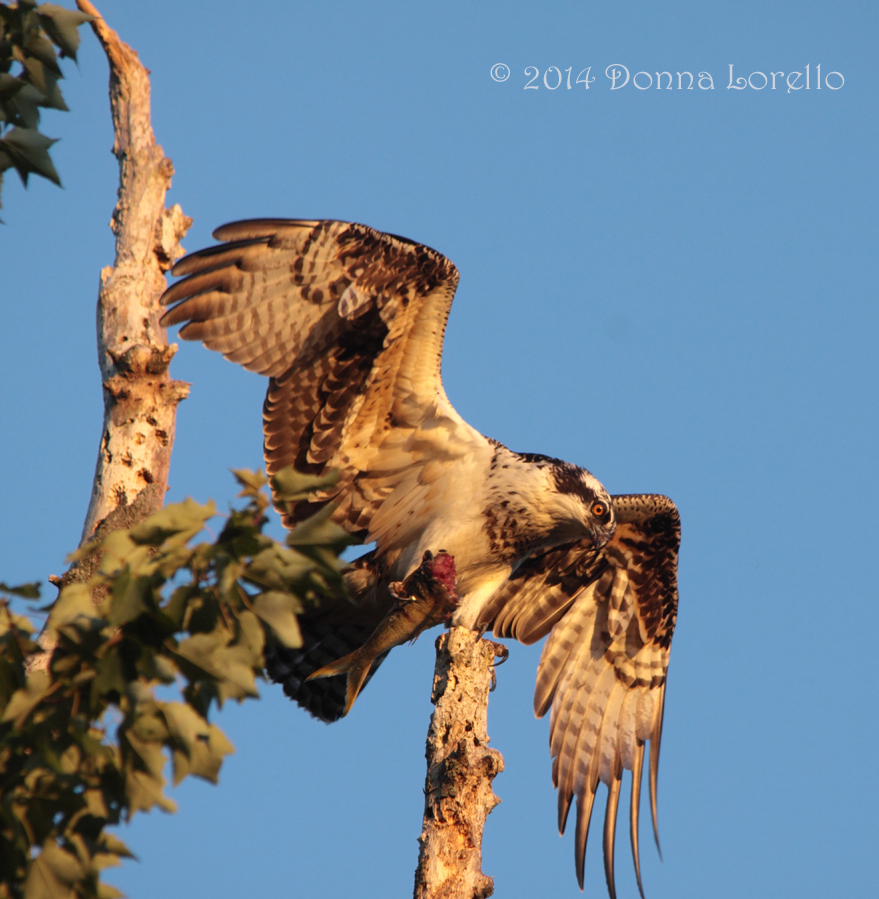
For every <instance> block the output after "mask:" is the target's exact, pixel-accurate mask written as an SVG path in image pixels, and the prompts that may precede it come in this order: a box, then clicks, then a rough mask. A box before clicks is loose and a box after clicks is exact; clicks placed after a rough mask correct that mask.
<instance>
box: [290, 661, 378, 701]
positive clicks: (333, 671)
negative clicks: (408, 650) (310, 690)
mask: <svg viewBox="0 0 879 899" xmlns="http://www.w3.org/2000/svg"><path fill="white" fill-rule="evenodd" d="M372 661H373V659H372V658H369V657H367V656H366V655H365V654H364V652H363V651H362V649H355V650H354V652H349V653H348V655H346V656H343V657H342V658H341V659H338V660H337V661H335V662H330V664H329V665H324V666H323V668H318V670H317V671H315V672H313V673H312V674H310V675H309V676H308V678H307V680H309V681H311V680H317V679H318V678H322V677H335V676H336V675H339V674H344V675H346V676H347V678H348V680H347V683H346V688H345V707H344V709H343V710H342V716H343V717H344V716H345V715H347V714H348V712H350V711H351V706H353V705H354V700H355V699H357V696H358V695H359V693H360V691H361V690H362V689H363V685H364V684H365V683H366V679H367V677H369V675H370V673H371V670H372ZM376 667H378V666H376Z"/></svg>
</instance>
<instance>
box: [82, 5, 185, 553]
mask: <svg viewBox="0 0 879 899" xmlns="http://www.w3.org/2000/svg"><path fill="white" fill-rule="evenodd" d="M77 6H79V8H80V9H81V10H82V11H83V12H85V13H89V14H90V15H92V16H94V17H95V19H94V21H93V22H92V28H93V29H94V32H95V34H96V35H97V36H98V40H99V41H100V42H101V45H102V46H103V48H104V51H105V52H106V54H107V59H108V61H109V63H110V109H111V113H112V116H113V130H114V133H115V136H116V139H115V143H114V146H113V152H114V154H115V155H116V158H117V159H118V160H119V194H118V202H117V203H116V208H115V210H114V212H113V219H112V222H111V228H112V230H113V233H114V234H115V235H116V262H115V265H114V266H113V267H109V266H108V267H107V268H105V269H104V270H103V271H102V272H101V286H100V291H99V295H98V316H97V318H98V320H97V325H98V360H99V364H100V368H101V379H102V381H103V385H104V426H103V431H102V435H101V444H100V450H99V453H98V461H97V465H96V468H95V478H94V483H93V486H92V495H91V501H90V503H89V508H88V513H87V515H86V519H85V525H84V526H83V532H82V541H83V542H84V541H86V540H88V539H90V538H91V537H92V535H93V534H94V533H95V531H96V529H97V527H98V525H99V524H100V523H101V522H102V521H104V520H106V519H107V518H108V517H109V516H110V515H111V514H112V513H114V512H115V511H117V510H118V509H120V507H131V506H136V507H137V509H138V513H137V517H138V519H139V520H142V519H143V518H146V517H147V516H149V515H151V514H152V513H153V512H156V511H157V510H158V509H160V508H161V507H162V503H163V501H164V496H165V491H166V490H167V484H168V468H169V465H170V461H171V448H172V445H173V442H174V427H175V419H176V413H177V404H178V403H179V402H180V400H181V399H183V398H184V397H185V396H186V394H187V392H188V385H186V384H184V383H182V382H180V381H173V380H171V378H170V376H169V374H168V365H169V363H170V361H171V357H172V356H173V355H174V353H175V352H176V349H177V348H176V346H174V345H172V346H169V345H168V338H167V334H166V332H165V329H164V328H163V327H162V326H161V325H160V324H159V319H160V318H161V315H162V312H163V311H164V310H163V309H162V307H161V306H160V305H159V302H158V301H159V297H160V296H161V295H162V293H163V291H164V290H165V287H166V284H165V278H164V273H165V272H166V271H168V269H169V268H170V267H171V265H172V264H173V263H174V260H175V259H177V258H179V257H180V256H181V255H182V254H183V250H182V248H181V246H180V239H181V238H182V237H183V235H184V234H185V233H186V230H187V229H188V228H189V226H190V225H191V224H192V220H191V219H189V218H187V217H186V216H185V215H184V214H183V212H182V210H181V209H180V207H179V206H174V207H172V208H171V209H165V193H166V191H167V190H168V188H169V187H170V186H171V176H172V175H173V173H174V166H173V165H172V164H171V160H170V159H167V158H166V157H165V154H164V153H163V152H162V148H161V147H160V146H159V145H158V144H156V139H155V136H154V135H153V130H152V127H151V125H150V83H149V73H148V72H147V70H146V69H145V68H144V66H143V65H142V64H141V62H140V60H139V59H138V57H137V54H136V53H135V52H134V50H132V49H131V47H129V46H128V45H127V44H124V43H122V41H121V40H120V39H119V37H118V35H117V34H116V32H115V31H113V30H112V29H111V28H110V27H109V26H108V25H107V24H106V23H105V22H104V20H103V19H102V18H101V16H100V13H99V12H98V11H97V10H96V9H95V7H94V6H92V4H91V3H89V2H88V0H77ZM122 517H124V518H125V519H126V520H127V519H129V518H130V517H131V516H130V515H124V516H122ZM130 524H131V522H129V523H128V526H130Z"/></svg>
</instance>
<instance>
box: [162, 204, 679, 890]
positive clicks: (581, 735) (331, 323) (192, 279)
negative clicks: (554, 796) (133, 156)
mask: <svg viewBox="0 0 879 899" xmlns="http://www.w3.org/2000/svg"><path fill="white" fill-rule="evenodd" d="M214 237H215V239H217V240H219V241H222V242H223V243H221V244H220V245H219V246H215V247H212V248H210V249H206V250H202V251H200V252H197V253H193V254H191V255H189V256H187V257H186V258H184V259H183V260H181V261H180V262H178V263H177V264H176V265H175V266H174V268H173V274H175V275H185V276H187V277H186V278H185V279H184V280H182V281H179V282H177V283H176V284H175V285H174V286H173V287H171V288H170V289H169V290H168V291H167V292H166V293H165V295H164V298H163V301H164V302H165V303H168V304H172V303H176V304H177V305H175V306H173V307H172V308H171V309H170V310H169V311H168V312H167V313H166V314H165V316H164V318H163V319H162V323H163V324H165V325H180V324H183V327H182V328H181V329H180V336H181V337H183V338H185V339H188V340H201V341H202V342H203V343H204V344H205V346H207V347H209V348H210V349H212V350H217V351H219V352H221V353H222V354H223V355H224V356H225V357H226V358H227V359H231V360H232V361H234V362H238V363H240V364H241V365H243V366H244V367H245V368H247V369H250V370H251V371H256V372H259V373H260V374H263V375H267V376H268V377H269V379H270V380H269V388H268V394H267V396H266V400H265V405H264V410H263V422H264V436H265V458H266V467H267V470H268V473H269V474H270V475H272V474H275V473H277V472H278V471H280V470H281V469H283V468H285V467H286V466H293V467H294V468H295V469H297V470H298V471H301V472H306V473H313V474H317V475H321V474H324V473H327V472H329V471H331V470H332V469H337V470H338V471H339V473H340V476H339V480H338V482H337V483H336V485H335V486H334V487H332V488H329V489H327V490H324V491H323V492H321V493H319V494H317V495H314V496H312V497H311V498H310V499H309V500H307V501H302V502H299V503H297V504H295V505H294V506H293V507H292V508H291V507H287V508H286V509H285V510H282V518H283V521H284V524H285V525H286V526H288V527H289V526H293V525H294V524H296V523H297V522H298V521H300V520H302V519H304V518H306V517H308V516H309V515H311V514H313V513H314V512H315V511H317V510H318V509H319V508H321V507H322V506H325V505H326V504H328V503H332V504H333V506H334V511H333V512H332V517H333V519H334V520H335V521H336V522H338V523H339V524H340V525H341V526H342V527H344V528H345V529H347V530H348V531H349V532H350V533H352V534H353V535H354V536H355V537H357V538H359V539H361V540H362V541H364V542H373V541H374V542H375V549H374V550H373V551H372V552H371V553H368V554H367V555H365V556H363V557H362V558H361V559H359V560H358V561H357V562H355V563H354V564H353V565H352V567H351V570H350V571H349V572H348V574H347V577H346V580H347V584H348V586H349V592H350V593H351V595H352V597H353V598H354V600H355V603H354V604H353V605H352V603H351V602H350V601H348V600H346V599H344V598H339V600H338V601H336V602H329V603H324V604H323V605H322V606H321V607H320V608H319V609H317V610H315V611H312V612H307V613H306V614H305V615H304V616H303V621H302V628H303V638H304V645H303V647H302V648H301V649H299V650H284V649H275V650H274V651H270V653H269V654H268V657H267V660H266V663H267V667H268V670H269V673H270V674H271V676H272V677H273V678H274V679H275V680H277V681H279V682H281V683H283V684H284V689H285V692H286V693H287V694H288V695H289V696H291V697H292V698H293V699H295V700H296V701H297V702H298V703H299V704H300V705H302V706H304V707H305V708H306V709H308V710H309V711H310V712H311V713H312V714H313V715H315V716H317V717H319V718H321V719H323V720H324V721H334V720H336V719H337V718H339V717H340V716H341V715H342V714H343V711H344V709H345V683H344V679H343V678H342V677H331V678H327V679H324V680H310V681H306V678H307V677H308V675H310V674H312V673H314V672H315V671H317V670H318V669H320V668H321V667H323V666H325V665H327V664H328V663H331V662H333V661H335V660H337V659H339V658H340V657H342V656H344V655H346V654H347V653H350V652H351V651H352V650H355V649H357V648H358V647H360V646H361V645H362V644H363V643H364V642H365V641H366V639H367V638H368V637H369V635H370V634H371V633H372V632H373V630H374V629H375V627H376V625H377V624H378V623H379V622H380V621H381V620H382V618H383V617H384V616H385V615H386V614H387V612H388V611H389V609H390V608H391V607H392V605H393V603H394V601H395V600H394V596H393V594H392V593H391V591H390V590H389V584H390V583H391V582H394V581H402V580H403V579H404V578H405V577H406V576H407V575H409V574H410V573H411V572H412V571H413V570H414V569H416V568H417V567H418V565H419V564H420V563H421V560H422V557H423V556H424V553H425V552H428V551H429V552H438V551H440V550H444V551H446V552H447V553H449V554H451V555H452V556H453V557H454V560H455V565H456V567H457V574H458V580H457V589H458V594H459V596H460V605H459V606H458V608H457V611H456V612H455V613H454V616H453V619H452V623H453V624H456V625H461V626H464V627H469V628H485V629H491V630H492V631H493V632H494V633H495V635H497V636H499V637H514V638H516V639H517V640H520V641H521V642H523V643H533V642H535V641H537V640H540V639H541V638H543V637H545V636H546V635H547V634H548V635H549V638H548V640H547V641H546V645H545V646H544V649H543V653H542V656H541V659H540V666H539V668H538V671H537V688H536V691H535V696H534V710H535V712H536V714H537V715H538V717H539V716H542V715H544V714H545V713H546V712H547V711H548V710H549V709H550V708H551V709H552V716H551V723H550V748H551V753H552V758H553V766H552V774H553V782H554V784H555V786H556V787H557V788H558V791H559V830H560V832H564V828H565V823H566V820H567V816H568V811H569V809H570V806H571V803H572V801H573V800H575V799H576V805H577V824H576V839H575V862H576V871H577V879H578V882H579V884H580V888H581V889H582V887H583V862H584V855H585V849H586V837H587V832H588V829H589V820H590V817H591V813H592V805H593V801H594V798H595V794H596V791H597V788H598V784H599V782H601V783H604V784H605V785H606V786H607V788H608V796H607V809H606V812H605V827H604V859H605V872H606V875H607V881H608V888H609V890H610V893H611V896H614V894H615V890H614V879H613V848H614V834H615V826H616V814H617V805H618V801H619V792H620V783H621V779H622V772H623V769H624V768H627V769H629V770H630V771H632V777H633V780H632V803H631V813H630V819H631V828H630V829H631V840H632V851H633V857H634V862H635V871H636V875H637V878H638V886H639V889H640V888H641V874H640V864H639V856H638V809H639V797H640V789H641V772H642V765H643V760H644V752H645V744H646V743H647V742H648V741H649V742H650V765H649V767H650V777H649V783H650V802H651V811H652V817H653V826H654V832H656V774H657V766H658V759H659V740H660V734H661V731H662V711H663V702H664V697H665V683H666V672H667V670H668V658H669V648H670V644H671V637H672V632H673V630H674V625H675V618H676V614H677V553H678V546H679V543H680V520H679V518H678V513H677V509H676V508H675V505H674V503H672V501H671V500H669V499H668V498H666V497H664V496H658V495H626V496H613V497H611V496H609V495H608V493H607V491H606V490H605V489H604V487H603V486H602V485H601V484H600V483H599V482H598V481H597V480H596V479H595V478H594V477H593V476H592V475H591V474H590V473H589V472H588V471H586V470H585V469H583V468H579V467H577V466H575V465H570V464H568V463H566V462H562V461H560V460H558V459H553V458H550V457H548V456H543V455H536V454H523V453H516V452H513V451H511V450H509V449H507V448H506V447H505V446H503V445H502V444H500V443H498V441H496V440H492V439H491V438H489V437H484V436H483V435H482V434H480V433H479V432H478V431H476V430H475V429H474V428H472V427H471V426H470V425H469V424H467V422H465V421H464V420H463V419H462V418H461V416H460V415H458V413H457V412H456V411H455V410H454V408H453V407H452V405H451V403H450V402H449V400H448V399H447V398H446V394H445V391H444V390H443V386H442V381H441V379H440V362H441V356H442V346H443V336H444V332H445V327H446V320H447V318H448V315H449V309H450V307H451V304H452V297H453V296H454V293H455V288H456V286H457V284H458V271H457V269H456V268H455V266H454V265H453V264H452V263H451V262H450V261H449V260H448V259H446V258H445V257H444V256H442V255H441V254H440V253H437V252H436V251H434V250H431V249H430V248H428V247H425V246H423V245H421V244H418V243H415V242H413V241H409V240H406V239H404V238H401V237H396V236H394V235H390V234H383V233H381V232H379V231H375V230H374V229H372V228H368V227H366V226H364V225H357V224H351V223H347V222H336V221H285V220H278V219H261V220H255V221H245V222H236V223H233V224H229V225H224V226H223V227H221V228H219V229H218V230H217V231H215V232H214ZM383 658H384V656H380V657H379V658H378V659H377V661H376V663H375V664H374V665H373V668H372V671H373V673H374V671H375V669H376V668H377V667H378V665H379V664H380V663H381V660H382V659H383ZM657 841H658V838H657ZM657 844H658V843H657ZM642 895H643V890H642Z"/></svg>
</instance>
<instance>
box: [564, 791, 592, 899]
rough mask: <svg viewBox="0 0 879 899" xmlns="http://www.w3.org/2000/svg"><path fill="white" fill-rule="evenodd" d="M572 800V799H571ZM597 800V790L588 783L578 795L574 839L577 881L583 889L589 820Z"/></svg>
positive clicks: (581, 889)
mask: <svg viewBox="0 0 879 899" xmlns="http://www.w3.org/2000/svg"><path fill="white" fill-rule="evenodd" d="M569 801H570V800H569ZM594 802H595V790H590V789H589V787H588V785H587V786H585V787H584V789H583V791H582V792H581V793H580V795H579V796H577V833H576V834H575V840H574V864H575V865H576V867H577V883H578V884H579V885H580V892H582V891H583V867H584V863H585V861H586V839H587V837H588V836H589V821H590V819H591V818H592V804H593V803H594Z"/></svg>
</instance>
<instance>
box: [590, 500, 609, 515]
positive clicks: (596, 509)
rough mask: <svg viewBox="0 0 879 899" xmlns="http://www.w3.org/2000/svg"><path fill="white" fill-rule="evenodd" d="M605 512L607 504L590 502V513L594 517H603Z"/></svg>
mask: <svg viewBox="0 0 879 899" xmlns="http://www.w3.org/2000/svg"><path fill="white" fill-rule="evenodd" d="M606 512H607V506H605V505H604V503H592V514H593V515H594V516H595V517H596V518H604V516H605V513H606Z"/></svg>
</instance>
